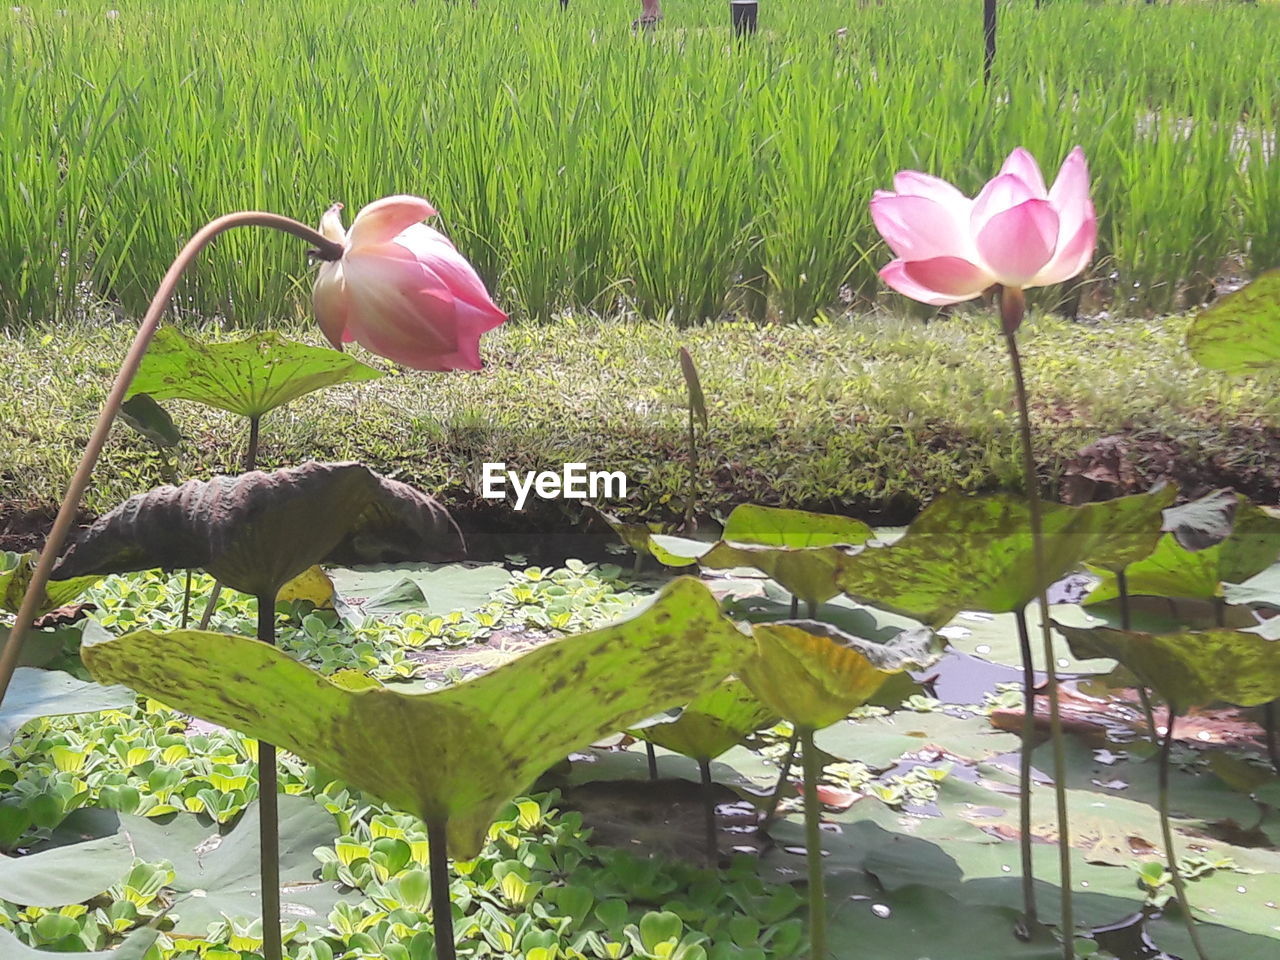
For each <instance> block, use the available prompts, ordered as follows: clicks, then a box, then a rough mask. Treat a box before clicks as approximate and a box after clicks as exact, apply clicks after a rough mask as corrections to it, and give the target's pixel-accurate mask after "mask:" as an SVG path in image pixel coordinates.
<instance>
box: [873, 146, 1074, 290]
mask: <svg viewBox="0 0 1280 960" xmlns="http://www.w3.org/2000/svg"><path fill="white" fill-rule="evenodd" d="M893 186H894V189H893V191H886V190H877V191H876V193H875V197H874V198H873V199H872V201H871V219H872V220H873V221H874V222H875V225H876V228H877V229H878V230H879V231H880V235H881V236H883V237H884V239H885V242H886V243H888V244H889V248H890V249H891V250H893V252H894V254H895V256H896V257H897V259H895V260H893V261H892V262H891V263H889V265H888V266H886V267H885V268H884V269H883V270H881V271H880V277H881V279H882V280H884V282H885V283H887V284H888V285H889V286H891V287H893V289H895V290H897V291H898V292H899V293H901V294H904V295H906V296H908V297H910V298H911V299H913V300H919V301H921V302H923V303H931V304H934V305H935V306H941V305H943V304H948V303H959V302H960V301H962V300H970V299H972V298H974V297H976V296H978V295H979V294H981V293H982V292H983V291H985V290H987V289H988V288H989V287H991V286H993V285H995V284H1000V285H1001V286H1003V287H1005V288H1012V289H1018V290H1021V289H1024V288H1026V287H1043V286H1046V285H1047V284H1051V283H1061V282H1062V281H1063V280H1069V279H1070V278H1071V277H1074V276H1076V275H1077V274H1078V273H1080V271H1082V270H1083V269H1084V268H1085V266H1086V265H1087V264H1088V263H1089V260H1090V259H1091V258H1092V257H1093V248H1094V245H1095V243H1096V242H1097V239H1098V219H1097V215H1096V214H1095V213H1094V209H1093V202H1092V201H1091V200H1090V199H1089V168H1088V166H1087V165H1086V163H1085V158H1084V151H1083V150H1082V149H1081V148H1080V147H1076V148H1075V149H1074V150H1072V151H1071V153H1070V154H1069V155H1068V156H1067V159H1066V160H1064V161H1063V163H1062V169H1061V170H1059V171H1058V178H1057V180H1055V181H1054V184H1053V187H1052V188H1050V189H1048V190H1046V189H1045V185H1044V177H1042V176H1041V174H1040V166H1039V164H1037V163H1036V160H1035V157H1033V156H1031V154H1030V153H1028V152H1027V151H1026V150H1024V149H1022V148H1021V147H1019V148H1018V149H1016V150H1014V151H1013V153H1011V154H1009V158H1008V159H1007V160H1005V162H1004V166H1003V167H1001V168H1000V173H999V174H998V175H997V176H996V177H995V179H993V180H991V181H990V182H988V183H987V185H986V186H985V187H983V188H982V191H981V192H980V193H979V194H978V196H977V197H975V198H974V199H970V198H968V197H966V196H965V195H964V194H963V193H961V192H960V191H959V190H957V189H956V188H955V187H953V186H952V185H951V184H949V183H947V182H946V181H945V180H940V179H938V178H937V177H932V176H929V175H928V174H926V173H918V172H916V171H914V170H904V171H903V172H901V173H899V174H898V175H897V176H895V177H894V178H893Z"/></svg>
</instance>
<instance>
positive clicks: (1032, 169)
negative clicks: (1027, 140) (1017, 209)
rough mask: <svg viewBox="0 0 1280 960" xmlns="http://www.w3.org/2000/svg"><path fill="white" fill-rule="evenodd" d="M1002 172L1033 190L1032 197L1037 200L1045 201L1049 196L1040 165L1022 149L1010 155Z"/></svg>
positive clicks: (1001, 169) (1019, 148)
mask: <svg viewBox="0 0 1280 960" xmlns="http://www.w3.org/2000/svg"><path fill="white" fill-rule="evenodd" d="M1000 172H1001V173H1011V174H1013V175H1014V176H1015V177H1017V178H1018V179H1019V180H1021V181H1022V182H1023V183H1025V184H1026V185H1027V186H1028V187H1029V188H1030V189H1031V194H1032V196H1034V197H1036V198H1037V199H1040V200H1044V199H1046V198H1047V197H1048V196H1049V192H1048V191H1047V190H1046V189H1045V187H1044V175H1043V174H1041V173H1040V164H1038V163H1036V158H1035V157H1033V156H1032V155H1031V154H1030V153H1028V152H1027V151H1026V150H1024V149H1023V148H1022V147H1018V148H1017V149H1016V150H1014V151H1013V153H1011V154H1009V156H1008V158H1007V159H1006V160H1005V162H1004V166H1003V167H1001V168H1000Z"/></svg>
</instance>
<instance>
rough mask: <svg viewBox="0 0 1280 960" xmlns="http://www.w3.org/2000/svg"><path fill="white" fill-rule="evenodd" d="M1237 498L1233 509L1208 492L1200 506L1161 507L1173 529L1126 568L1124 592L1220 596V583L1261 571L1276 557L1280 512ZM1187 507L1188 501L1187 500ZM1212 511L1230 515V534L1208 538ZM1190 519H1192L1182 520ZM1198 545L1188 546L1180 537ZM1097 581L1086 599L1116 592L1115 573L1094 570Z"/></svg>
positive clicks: (1097, 600)
mask: <svg viewBox="0 0 1280 960" xmlns="http://www.w3.org/2000/svg"><path fill="white" fill-rule="evenodd" d="M1231 496H1232V498H1233V499H1238V503H1237V505H1236V507H1235V508H1234V509H1230V510H1229V511H1228V509H1224V508H1223V506H1222V498H1221V497H1219V496H1218V495H1217V494H1211V495H1210V498H1211V499H1210V498H1206V499H1208V500H1209V503H1208V504H1207V505H1203V506H1204V509H1201V508H1197V510H1196V511H1194V512H1181V511H1183V508H1176V510H1170V511H1167V512H1166V526H1169V523H1168V515H1169V514H1173V525H1174V526H1175V528H1176V529H1175V531H1174V532H1169V533H1166V534H1165V535H1164V536H1163V537H1161V538H1160V541H1159V542H1158V543H1157V545H1156V548H1155V551H1154V552H1152V554H1151V555H1150V556H1149V557H1147V558H1146V559H1143V560H1140V561H1138V562H1136V563H1134V564H1132V565H1131V566H1129V567H1128V569H1127V570H1126V571H1125V576H1126V578H1127V581H1128V587H1129V593H1130V594H1133V595H1146V596H1157V597H1220V596H1222V594H1223V587H1222V585H1223V583H1224V582H1225V583H1242V582H1244V581H1245V580H1248V579H1249V578H1250V577H1252V576H1254V575H1255V574H1257V573H1260V572H1262V571H1263V570H1265V569H1266V568H1267V567H1269V566H1271V564H1272V563H1274V562H1275V561H1276V557H1277V555H1278V554H1280V518H1277V517H1275V516H1273V515H1272V514H1271V513H1269V512H1268V511H1266V510H1263V509H1262V508H1261V507H1256V506H1254V505H1253V504H1251V503H1249V502H1248V501H1247V500H1246V499H1245V498H1244V497H1238V498H1237V495H1235V494H1232V495H1231ZM1187 506H1188V507H1190V506H1191V505H1190V504H1188V505H1187ZM1213 515H1219V516H1225V515H1230V516H1231V517H1232V521H1233V522H1232V527H1231V531H1230V535H1229V536H1227V537H1226V538H1225V539H1221V538H1220V539H1218V540H1217V541H1216V542H1210V538H1211V536H1214V535H1216V533H1219V532H1221V530H1220V527H1219V525H1218V524H1215V523H1214V522H1213V521H1212V520H1211V519H1210V517H1212V516H1213ZM1184 521H1191V522H1184ZM1180 537H1181V538H1182V541H1183V542H1187V543H1193V544H1195V545H1197V546H1199V545H1200V544H1206V543H1208V544H1209V545H1208V546H1203V547H1201V548H1200V549H1195V550H1191V549H1187V547H1186V546H1184V545H1183V542H1180V541H1179V538H1180ZM1095 572H1096V573H1098V574H1099V575H1100V576H1101V577H1102V581H1101V582H1100V583H1099V584H1098V585H1097V586H1096V587H1094V589H1093V590H1092V591H1090V593H1089V596H1088V597H1087V598H1086V599H1085V602H1086V603H1090V604H1092V603H1101V602H1102V601H1104V600H1110V599H1112V598H1114V597H1116V596H1118V595H1119V593H1120V590H1119V585H1118V583H1117V582H1116V578H1115V576H1114V574H1112V573H1111V572H1109V571H1106V570H1095Z"/></svg>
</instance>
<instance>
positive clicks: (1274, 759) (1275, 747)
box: [1262, 700, 1280, 774]
mask: <svg viewBox="0 0 1280 960" xmlns="http://www.w3.org/2000/svg"><path fill="white" fill-rule="evenodd" d="M1262 719H1263V724H1264V726H1266V728H1267V755H1268V756H1269V757H1271V766H1272V767H1274V768H1275V771H1276V773H1278V774H1280V738H1278V737H1277V736H1276V702H1275V701H1274V700H1272V701H1271V702H1270V703H1268V704H1267V705H1266V706H1264V707H1263V708H1262Z"/></svg>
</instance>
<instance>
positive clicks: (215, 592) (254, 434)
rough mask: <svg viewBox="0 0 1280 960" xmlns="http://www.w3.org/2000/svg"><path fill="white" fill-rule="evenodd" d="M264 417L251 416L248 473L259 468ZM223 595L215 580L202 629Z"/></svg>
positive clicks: (205, 606) (203, 617)
mask: <svg viewBox="0 0 1280 960" xmlns="http://www.w3.org/2000/svg"><path fill="white" fill-rule="evenodd" d="M261 420H262V417H260V416H252V417H250V418H249V443H248V445H247V446H246V447H245V451H244V470H245V473H248V472H249V471H251V470H257V469H258V426H259V423H260V422H261ZM190 589H191V583H190V581H188V582H187V590H188V591H189V590H190ZM221 597H222V584H221V583H218V582H216V581H215V582H214V584H213V589H212V590H210V591H209V599H208V600H207V601H205V605H204V612H203V613H201V614H200V629H201V630H208V629H209V621H211V620H212V619H213V613H214V611H215V610H217V609H218V600H219V599H220V598H221Z"/></svg>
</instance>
